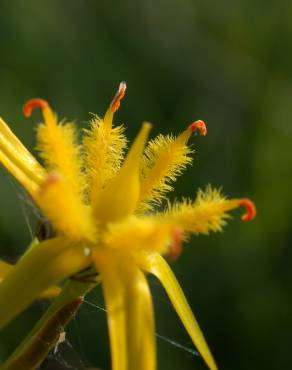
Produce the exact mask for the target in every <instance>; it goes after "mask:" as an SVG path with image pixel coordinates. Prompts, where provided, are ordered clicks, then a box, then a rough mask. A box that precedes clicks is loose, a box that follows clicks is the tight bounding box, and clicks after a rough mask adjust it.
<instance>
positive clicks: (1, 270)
mask: <svg viewBox="0 0 292 370" xmlns="http://www.w3.org/2000/svg"><path fill="white" fill-rule="evenodd" d="M13 268H14V266H13V265H11V264H10V263H7V262H4V261H0V283H1V282H2V281H3V280H4V279H5V276H6V275H7V274H8V272H9V271H11V270H12V269H13ZM60 291H61V288H60V287H58V286H56V285H54V286H52V287H50V288H48V289H47V290H45V291H43V292H42V293H41V295H40V296H39V298H45V299H46V298H53V297H56V296H57V295H59V293H60Z"/></svg>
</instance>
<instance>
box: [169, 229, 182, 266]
mask: <svg viewBox="0 0 292 370" xmlns="http://www.w3.org/2000/svg"><path fill="white" fill-rule="evenodd" d="M182 242H183V233H182V230H181V229H179V228H176V229H175V230H174V232H173V235H172V243H171V245H170V248H169V251H168V258H169V260H170V261H172V262H174V261H176V260H177V259H178V257H179V255H180V254H181V252H182Z"/></svg>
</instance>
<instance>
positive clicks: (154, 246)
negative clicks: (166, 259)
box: [102, 216, 177, 253]
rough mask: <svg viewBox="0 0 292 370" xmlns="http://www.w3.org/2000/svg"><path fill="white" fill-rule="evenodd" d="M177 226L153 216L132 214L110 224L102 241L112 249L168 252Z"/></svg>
mask: <svg viewBox="0 0 292 370" xmlns="http://www.w3.org/2000/svg"><path fill="white" fill-rule="evenodd" d="M176 229H177V228H176V227H175V226H173V225H171V224H170V223H165V222H163V221H160V220H157V219H155V218H152V217H150V216H149V217H143V218H142V217H139V218H138V217H135V216H131V217H129V218H127V219H125V220H122V221H121V222H115V223H111V224H108V227H107V229H106V231H105V232H104V233H103V235H102V243H103V244H104V245H105V246H106V247H107V248H111V249H119V250H121V251H124V252H128V251H132V252H137V251H141V250H144V251H151V252H158V253H165V252H168V248H169V246H170V245H171V243H172V240H173V234H174V232H175V230H176Z"/></svg>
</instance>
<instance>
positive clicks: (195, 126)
mask: <svg viewBox="0 0 292 370" xmlns="http://www.w3.org/2000/svg"><path fill="white" fill-rule="evenodd" d="M189 130H190V131H191V133H192V134H193V133H194V132H195V131H197V130H198V131H199V133H200V135H202V136H206V135H207V127H206V124H205V122H204V121H202V120H200V119H199V120H198V121H195V122H193V123H192V124H190V126H189Z"/></svg>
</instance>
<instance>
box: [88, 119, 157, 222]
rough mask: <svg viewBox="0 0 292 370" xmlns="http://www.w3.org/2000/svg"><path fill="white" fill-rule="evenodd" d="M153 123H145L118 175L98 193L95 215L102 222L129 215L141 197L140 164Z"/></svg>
mask: <svg viewBox="0 0 292 370" xmlns="http://www.w3.org/2000/svg"><path fill="white" fill-rule="evenodd" d="M150 129H151V124H149V123H144V124H143V126H142V129H141V130H140V132H139V134H138V136H137V137H136V139H135V141H134V143H133V145H132V147H131V149H130V151H129V153H128V155H127V157H126V159H125V161H124V163H123V166H122V168H121V170H120V172H119V173H118V174H117V176H116V177H115V178H114V179H113V180H112V181H111V182H110V183H109V184H108V186H107V187H106V188H105V189H104V190H103V191H102V192H101V193H100V194H99V195H98V198H97V201H96V204H95V205H94V215H95V217H96V218H97V219H98V220H100V221H101V222H104V223H106V222H113V221H118V220H120V219H122V218H124V217H127V216H129V215H130V214H131V213H132V212H133V211H134V209H135V208H136V204H137V201H138V198H139V193H140V184H139V165H140V159H141V158H140V157H141V154H142V151H143V149H144V146H145V142H146V140H147V137H148V134H149V131H150Z"/></svg>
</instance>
